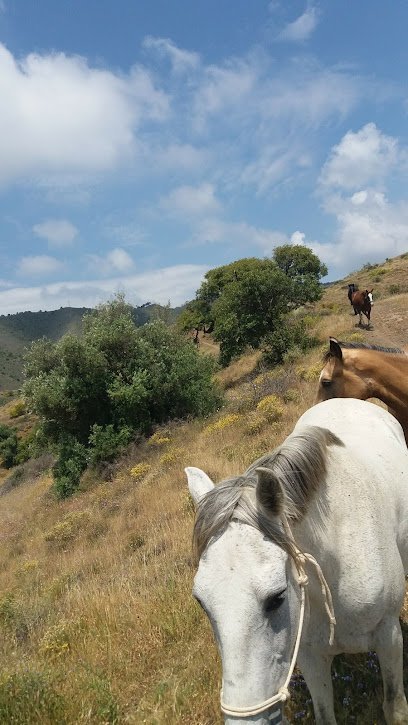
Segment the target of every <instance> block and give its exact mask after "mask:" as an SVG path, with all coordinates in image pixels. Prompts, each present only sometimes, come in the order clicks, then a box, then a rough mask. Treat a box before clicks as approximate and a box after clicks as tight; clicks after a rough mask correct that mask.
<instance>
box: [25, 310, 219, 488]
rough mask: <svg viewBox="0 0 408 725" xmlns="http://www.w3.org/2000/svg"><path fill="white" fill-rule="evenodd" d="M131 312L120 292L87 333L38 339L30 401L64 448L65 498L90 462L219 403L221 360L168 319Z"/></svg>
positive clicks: (30, 367) (92, 317)
mask: <svg viewBox="0 0 408 725" xmlns="http://www.w3.org/2000/svg"><path fill="white" fill-rule="evenodd" d="M132 314H133V311H132V308H131V307H130V306H129V305H127V304H126V303H125V302H124V300H123V298H121V297H118V298H117V299H116V300H114V301H113V302H110V303H107V304H106V305H102V306H101V307H99V308H98V309H97V310H95V311H94V312H92V313H91V314H89V315H87V316H86V317H85V318H84V322H83V326H84V334H83V336H82V337H81V338H76V337H75V336H73V335H66V336H64V337H63V338H62V339H61V340H60V341H59V342H57V343H56V344H53V343H51V342H49V341H44V340H43V341H38V342H37V343H34V344H33V345H32V347H31V350H30V352H29V354H28V356H27V358H26V376H27V382H26V384H25V398H26V400H27V401H28V404H29V406H30V408H32V409H33V411H34V412H35V413H36V414H37V415H38V416H39V417H40V419H41V426H40V431H39V435H40V437H41V439H42V440H44V441H45V442H46V444H47V445H48V446H49V447H51V448H52V449H53V450H56V451H57V453H58V461H57V463H56V465H55V466H54V468H53V474H54V480H55V489H56V491H57V494H58V495H59V496H61V497H65V496H68V495H70V494H71V493H73V491H75V489H76V488H78V485H79V481H80V477H81V474H82V472H83V471H84V469H85V467H86V465H87V463H90V464H92V465H96V464H100V463H102V462H104V461H112V460H113V459H114V458H115V457H116V456H117V454H118V453H120V451H121V450H122V449H123V447H124V446H126V445H127V443H128V442H129V440H130V439H131V437H134V436H135V435H137V434H144V435H146V434H149V433H150V431H151V430H152V427H153V426H154V425H158V424H163V423H165V422H166V421H168V420H170V419H172V418H176V419H179V418H186V417H189V416H205V415H208V414H209V413H212V412H213V411H214V410H215V409H216V408H217V407H218V406H219V405H220V402H221V396H220V393H219V390H218V388H217V387H216V385H215V383H214V380H213V373H214V370H215V365H216V364H215V361H214V359H213V358H212V357H210V356H206V355H201V354H199V353H198V351H197V350H196V349H195V346H194V345H191V344H190V343H189V342H188V341H187V340H185V338H184V337H183V336H181V335H178V334H177V333H176V332H175V331H174V330H173V329H169V328H168V327H167V326H166V325H165V324H164V323H163V322H160V321H155V322H152V323H149V324H146V325H144V326H143V327H140V328H136V327H135V324H134V321H133V316H132ZM166 442H167V441H166Z"/></svg>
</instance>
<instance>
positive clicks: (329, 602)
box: [221, 514, 336, 718]
mask: <svg viewBox="0 0 408 725" xmlns="http://www.w3.org/2000/svg"><path fill="white" fill-rule="evenodd" d="M282 523H283V528H284V531H285V533H286V534H287V536H288V538H289V541H290V543H291V544H292V547H293V554H292V561H293V563H294V568H295V571H296V577H297V581H298V584H299V587H300V613H299V622H298V630H297V634H296V640H295V645H294V648H293V654H292V659H291V662H290V665H289V672H288V675H287V677H286V680H285V682H284V683H283V685H282V687H280V688H279V690H278V692H277V694H276V695H273V696H272V697H269V698H268V699H267V700H264V701H263V702H261V703H259V704H258V705H253V706H251V707H233V706H232V705H231V706H230V705H226V704H225V702H224V701H223V695H222V690H221V711H222V712H223V713H224V715H229V716H230V717H244V718H245V717H253V716H254V715H260V714H261V713H262V712H265V710H269V708H270V707H273V706H274V705H278V704H280V703H282V704H283V703H285V702H286V701H287V700H289V697H290V693H289V683H290V679H291V677H292V675H293V670H294V669H295V665H296V660H297V656H298V652H299V647H300V640H301V637H302V630H303V621H304V616H305V599H306V592H305V587H306V586H307V584H308V582H309V580H308V577H307V574H306V571H305V565H306V562H308V563H309V564H312V565H313V566H314V568H315V571H316V574H317V577H318V579H319V582H320V586H321V590H322V596H323V602H324V607H325V610H326V613H327V617H328V620H329V629H330V634H329V645H330V646H332V645H333V641H334V627H335V625H336V617H335V616H334V609H333V599H332V595H331V591H330V588H329V585H328V583H327V581H326V579H325V576H324V574H323V572H322V570H321V567H320V564H319V563H318V562H317V561H316V559H315V558H314V556H312V555H311V554H306V553H304V552H301V551H300V549H299V547H298V546H297V544H296V542H295V539H294V538H293V534H292V530H291V528H290V526H289V522H288V519H287V517H286V516H285V514H283V516H282Z"/></svg>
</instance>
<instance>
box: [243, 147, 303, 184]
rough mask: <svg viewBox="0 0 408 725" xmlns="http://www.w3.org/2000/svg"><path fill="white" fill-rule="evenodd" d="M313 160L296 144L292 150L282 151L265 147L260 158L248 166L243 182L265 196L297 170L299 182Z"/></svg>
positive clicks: (279, 148)
mask: <svg viewBox="0 0 408 725" xmlns="http://www.w3.org/2000/svg"><path fill="white" fill-rule="evenodd" d="M310 163H311V160H310V157H308V155H307V154H306V153H301V152H299V151H298V149H297V148H296V144H294V145H293V147H292V148H291V149H286V150H282V148H281V147H277V146H265V147H264V148H263V149H262V154H261V156H260V158H258V159H256V160H255V161H254V162H251V163H250V164H248V165H247V166H246V167H245V168H244V170H243V172H242V174H241V182H242V183H243V184H251V185H253V186H255V187H257V193H259V194H263V193H265V192H267V191H268V190H269V189H270V188H271V187H275V186H277V185H279V184H280V183H281V182H282V180H283V179H286V180H289V178H290V176H291V174H292V173H293V172H294V170H295V169H296V174H297V180H299V177H300V175H301V173H302V171H304V170H305V169H307V168H308V167H309V166H310Z"/></svg>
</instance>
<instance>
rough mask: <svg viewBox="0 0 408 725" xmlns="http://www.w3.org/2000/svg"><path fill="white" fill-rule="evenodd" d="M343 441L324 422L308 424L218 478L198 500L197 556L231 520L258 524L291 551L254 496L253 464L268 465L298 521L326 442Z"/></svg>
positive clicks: (322, 470) (320, 475)
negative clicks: (238, 469) (232, 472)
mask: <svg viewBox="0 0 408 725" xmlns="http://www.w3.org/2000/svg"><path fill="white" fill-rule="evenodd" d="M330 445H341V446H342V445H343V443H342V442H341V441H340V439H339V438H337V436H335V435H334V434H333V433H331V432H330V431H329V430H327V429H326V428H320V427H319V426H307V427H305V428H303V429H302V430H300V431H298V432H296V433H293V434H292V435H290V436H289V437H288V438H287V439H286V440H285V441H284V443H282V445H281V446H279V447H278V448H276V449H275V450H274V451H273V452H272V453H267V454H266V455H264V456H262V457H261V458H258V460H256V461H254V463H252V464H251V465H250V466H249V468H248V469H247V470H246V471H245V473H243V474H242V475H241V476H237V477H233V478H230V479H227V480H225V481H222V482H221V483H220V484H219V485H218V486H215V487H214V488H213V489H212V490H211V491H209V492H208V493H206V494H205V496H203V498H202V499H201V500H200V501H199V503H198V507H197V517H196V522H195V526H194V532H193V544H194V549H195V552H196V555H197V557H198V559H199V558H200V557H201V555H202V554H203V552H204V551H205V549H206V548H207V546H208V544H209V542H210V540H211V539H212V538H213V537H215V536H219V535H221V534H222V533H223V531H224V530H225V528H226V526H228V524H229V523H230V521H240V522H241V523H244V524H248V525H249V526H253V527H254V528H256V529H258V530H259V531H260V532H261V533H263V534H264V535H265V536H267V537H268V538H269V539H271V540H272V541H274V542H275V543H276V544H278V546H281V547H282V548H283V549H285V550H286V551H288V553H290V554H293V551H292V548H293V543H292V542H291V540H290V539H289V537H288V536H287V534H286V533H285V532H284V530H283V529H282V527H281V525H280V521H279V518H278V517H277V516H273V515H271V514H270V512H268V511H267V510H266V509H265V508H264V507H263V506H262V504H261V503H260V501H259V500H258V498H257V483H258V476H257V473H256V469H257V468H269V469H270V470H271V471H272V472H273V474H274V475H275V476H276V477H277V478H278V480H279V483H280V485H281V488H282V490H283V493H284V512H285V514H286V516H287V517H288V519H291V520H292V521H299V520H300V519H301V518H302V517H303V516H304V514H305V512H306V510H307V507H308V503H309V501H310V500H311V498H312V496H313V494H314V493H315V492H316V491H317V489H318V488H319V486H320V484H321V482H322V481H323V479H324V477H325V475H326V464H327V448H328V446H330Z"/></svg>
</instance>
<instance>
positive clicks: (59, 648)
mask: <svg viewBox="0 0 408 725" xmlns="http://www.w3.org/2000/svg"><path fill="white" fill-rule="evenodd" d="M70 626H71V625H70V624H68V623H67V622H64V621H61V622H57V624H54V625H53V626H52V627H50V628H49V629H47V631H46V632H45V634H44V636H43V637H42V639H41V642H40V646H39V652H40V654H41V655H43V656H45V657H48V658H50V659H56V658H58V657H61V656H62V655H64V654H66V653H67V652H69V650H70V648H71V632H70Z"/></svg>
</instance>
